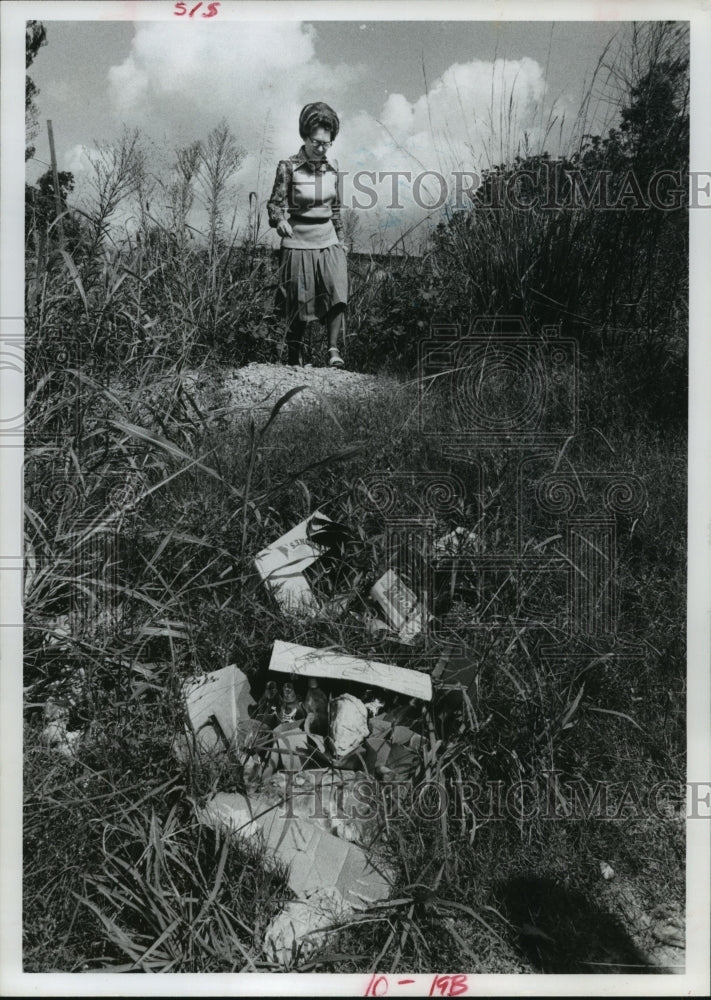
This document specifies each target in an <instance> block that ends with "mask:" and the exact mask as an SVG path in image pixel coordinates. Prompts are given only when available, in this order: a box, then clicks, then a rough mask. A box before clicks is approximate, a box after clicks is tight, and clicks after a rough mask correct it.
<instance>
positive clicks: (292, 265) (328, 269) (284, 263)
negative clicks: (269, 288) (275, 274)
mask: <svg viewBox="0 0 711 1000" xmlns="http://www.w3.org/2000/svg"><path fill="white" fill-rule="evenodd" d="M280 254H281V257H280V262H279V284H278V286H277V295H276V306H277V309H278V311H279V312H280V313H281V314H282V315H285V316H286V320H287V323H289V322H291V321H292V320H294V319H300V320H301V321H302V322H304V323H310V322H311V321H312V320H317V319H318V320H320V319H323V318H324V317H325V316H326V313H327V312H328V311H329V309H332V308H333V307H334V306H336V305H346V303H347V302H348V267H347V262H346V252H345V250H344V249H343V247H342V246H340V245H339V244H334V245H333V246H330V247H324V248H323V249H321V250H297V249H293V248H289V247H282V248H281V251H280Z"/></svg>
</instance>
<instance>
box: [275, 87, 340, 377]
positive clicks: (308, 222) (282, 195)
mask: <svg viewBox="0 0 711 1000" xmlns="http://www.w3.org/2000/svg"><path fill="white" fill-rule="evenodd" d="M339 128H340V122H339V120H338V115H337V114H336V112H335V111H334V110H333V109H332V108H330V107H329V106H328V104H323V103H322V102H320V101H319V102H317V103H315V104H307V105H306V106H305V107H304V108H303V109H302V111H301V114H300V115H299V134H300V136H301V138H302V139H303V145H302V147H301V149H300V150H299V152H298V153H296V154H295V155H294V156H290V157H289V158H288V159H287V160H280V161H279V165H278V167H277V172H276V179H275V181H274V189H273V191H272V194H271V198H270V199H269V201H268V203H267V210H268V212H269V225H270V226H271V227H272V228H274V229H276V231H277V233H278V234H279V236H281V265H280V272H279V290H278V295H277V298H278V305H279V306H280V308H281V309H282V310H283V311H284V313H285V316H286V330H287V333H286V343H287V348H288V364H290V365H301V364H303V358H302V351H303V341H304V330H305V327H306V324H307V323H308V322H310V321H311V320H315V319H319V320H325V322H326V326H327V329H328V345H329V346H328V364H329V366H330V367H331V368H342V367H343V358H342V357H341V355H340V352H339V350H338V344H339V340H340V338H341V335H342V332H343V326H344V314H345V310H346V304H347V302H348V269H347V266H346V253H347V250H346V247H345V245H344V244H343V242H342V240H343V229H342V226H341V196H340V183H339V182H340V178H339V176H338V165H337V164H335V165H334V163H332V162H329V160H328V158H327V155H326V154H327V153H328V150H329V149H330V148H331V146H332V145H333V141H334V139H335V138H336V136H337V135H338V131H339Z"/></svg>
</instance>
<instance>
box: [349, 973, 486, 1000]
mask: <svg viewBox="0 0 711 1000" xmlns="http://www.w3.org/2000/svg"><path fill="white" fill-rule="evenodd" d="M413 982H414V979H399V980H396V981H395V983H393V986H395V987H397V986H400V985H404V984H406V983H413ZM389 991H390V981H389V979H388V977H387V976H379V975H377V973H376V974H374V975H373V976H371V979H370V982H369V983H368V985H367V987H366V990H365V994H364V995H365V996H367V997H384V996H387V994H388V992H389ZM468 991H469V983H468V982H467V977H466V976H464V975H456V976H433V978H432V982H431V983H430V988H429V992H428V993H427V996H430V997H434V996H440V997H461V996H464V995H465V994H466V993H468ZM396 992H397V990H396Z"/></svg>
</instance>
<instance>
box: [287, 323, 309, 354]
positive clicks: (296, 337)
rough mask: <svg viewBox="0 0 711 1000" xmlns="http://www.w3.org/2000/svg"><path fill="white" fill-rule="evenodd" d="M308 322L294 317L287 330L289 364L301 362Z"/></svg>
mask: <svg viewBox="0 0 711 1000" xmlns="http://www.w3.org/2000/svg"><path fill="white" fill-rule="evenodd" d="M305 331H306V323H304V321H303V320H300V319H298V318H295V319H292V320H291V322H290V323H289V325H288V327H287V330H286V347H287V361H286V363H287V364H288V365H298V364H300V363H301V354H302V351H303V349H304V333H305Z"/></svg>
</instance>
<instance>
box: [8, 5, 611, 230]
mask: <svg viewBox="0 0 711 1000" xmlns="http://www.w3.org/2000/svg"><path fill="white" fill-rule="evenodd" d="M44 23H45V26H46V28H47V45H46V46H45V47H44V48H42V49H41V50H40V52H39V55H38V56H37V59H36V60H35V62H34V64H33V66H32V67H31V69H30V75H31V76H32V78H33V80H34V81H35V83H36V84H37V86H38V87H39V88H40V94H39V96H38V98H37V103H38V107H39V121H40V123H41V124H42V126H44V123H45V120H46V119H48V118H49V119H51V120H52V122H53V127H54V133H55V142H56V148H57V157H58V161H59V167H60V169H65V170H72V171H73V172H74V174H75V176H76V178H77V197H78V198H79V197H83V196H84V195H83V192H85V190H86V189H85V187H84V186H83V185H85V184H86V178H87V176H88V172H89V171H90V167H89V160H90V157H91V155H92V154H91V151H92V149H94V148H95V147H96V145H97V144H99V145H100V144H102V143H110V142H113V141H115V140H116V139H117V138H118V136H119V135H120V134H121V131H122V129H123V128H124V127H125V126H126V127H128V128H130V129H132V128H138V129H140V131H141V133H142V135H143V137H144V141H145V144H146V147H147V151H148V154H149V163H150V165H151V168H152V169H153V170H154V171H155V173H156V174H160V175H161V176H163V177H167V176H168V175H169V171H170V169H171V162H172V157H173V153H174V150H175V149H176V148H178V147H183V146H185V145H186V144H188V143H190V142H192V141H194V140H197V139H205V138H206V137H207V135H208V133H209V132H210V130H211V129H212V128H214V126H215V125H216V124H217V123H218V122H219V121H220V120H221V119H223V118H224V119H226V121H227V122H228V124H229V126H230V128H231V129H232V131H233V132H234V135H235V137H236V140H237V142H238V144H239V145H240V146H241V147H242V148H243V149H244V158H243V160H242V163H241V166H240V169H239V171H238V173H237V174H236V176H235V178H234V186H233V194H232V201H233V203H234V206H235V209H236V212H237V221H238V223H239V224H241V225H244V223H245V221H246V211H247V202H248V198H249V192H250V191H257V193H258V197H259V201H260V204H262V205H263V203H264V201H265V200H266V198H267V197H268V195H269V191H270V189H271V184H272V181H273V176H274V169H275V166H276V161H277V159H279V158H280V157H283V156H286V155H289V154H290V153H293V152H296V150H297V149H298V147H299V145H300V139H299V135H298V130H297V121H298V115H299V110H300V108H301V107H302V105H303V104H304V103H306V102H308V101H312V100H324V101H326V102H327V103H329V104H331V105H332V106H333V107H334V108H335V109H336V110H337V111H338V113H339V115H340V118H341V133H340V135H339V136H338V139H337V141H336V144H335V145H334V148H333V151H332V153H333V156H334V157H335V158H336V159H337V161H338V164H339V166H340V168H341V169H342V170H346V171H348V176H347V177H346V180H345V195H346V198H345V200H346V204H352V199H353V197H356V198H358V200H359V201H360V203H361V204H362V203H363V202H367V201H368V199H367V198H364V197H363V196H362V195H361V196H359V195H358V193H357V191H355V190H354V189H353V182H352V178H353V175H354V174H355V173H356V172H357V171H366V170H367V171H376V172H380V171H393V170H409V171H411V172H412V175H413V179H414V177H415V176H416V175H417V173H418V172H421V171H423V170H427V171H438V172H440V173H441V174H442V175H443V176H445V177H446V178H447V179H448V185H449V193H450V195H453V194H454V187H455V182H454V180H453V178H452V171H454V170H475V171H481V169H482V168H484V167H486V166H487V164H489V163H492V162H494V163H496V162H501V161H502V160H504V159H507V158H510V157H512V156H513V155H515V154H516V152H519V151H521V150H522V149H523V146H524V144H525V143H526V142H527V143H528V146H529V148H530V149H531V150H532V151H534V152H537V151H540V150H541V149H542V148H544V147H545V148H546V149H548V150H549V151H550V152H551V153H553V154H555V153H556V152H557V151H558V150H559V144H560V142H561V140H562V142H563V144H564V145H565V144H566V143H568V142H569V141H570V136H571V134H573V133H574V123H575V120H576V117H577V115H578V112H579V109H580V106H581V100H582V98H583V95H584V94H585V93H586V92H587V91H588V89H589V86H590V83H591V80H592V78H593V74H594V71H595V67H596V65H597V63H598V60H599V59H600V56H601V54H602V52H603V49H604V48H605V46H606V45H607V44H608V43H609V42H610V40H611V39H612V45H611V49H610V50H609V51H610V52H614V51H615V50H616V49H617V47H618V45H619V44H620V41H621V39H622V37H623V33H624V30H625V28H624V25H621V24H620V22H617V23H613V22H557V23H543V22H508V23H492V22H483V21H478V22H477V21H456V22H444V21H442V22H438V21H400V22H383V21H379V22H378V21H376V22H373V21H368V22H363V21H359V20H353V21H345V22H344V21H339V22H335V21H310V22H299V21H293V20H272V21H268V22H266V21H265V22H255V21H243V20H242V21H240V20H222V21H219V22H218V20H217V19H215V20H207V21H202V22H200V21H195V20H194V21H188V20H181V21H172V22H171V21H168V22H166V21H162V22H150V21H142V22H138V23H132V22H125V21H123V22H121V21H108V22H99V21H71V22H69V21H49V20H48V21H45V22H44ZM593 95H594V96H593V99H592V101H591V102H590V105H589V113H588V130H594V131H600V130H601V129H602V128H604V127H606V126H607V125H610V124H612V121H611V120H610V114H611V106H610V104H609V103H608V101H607V98H609V97H610V95H611V91H610V88H609V85H605V77H604V75H603V76H601V77H598V80H597V83H596V86H595V88H594V89H593ZM35 143H36V158H35V159H34V160H33V161H31V162H30V163H29V164H28V174H29V178H30V179H31V180H32V179H35V178H36V177H37V176H39V174H41V173H42V172H43V171H44V170H46V169H47V166H48V163H49V150H48V142H47V136H46V129H45V128H44V127H43V128H42V130H41V131H40V133H39V135H38V136H37V138H36V140H35ZM365 183H367V184H368V186H372V187H374V188H375V189H376V191H377V195H378V205H377V206H376V207H375V208H374V209H371V210H370V211H368V212H366V213H360V214H361V223H362V224H361V233H362V237H361V239H362V240H363V242H364V243H367V242H368V241H369V242H370V245H371V246H373V247H375V248H376V249H380V248H385V245H386V244H387V243H388V242H392V241H393V240H392V239H391V237H392V238H397V236H398V235H399V233H400V232H401V231H402V229H403V228H408V227H409V226H411V225H412V224H413V222H417V221H418V220H420V219H423V218H424V217H425V216H427V215H428V214H430V215H431V213H428V212H427V211H426V210H425V209H423V208H422V207H421V206H420V207H418V206H417V205H414V204H413V198H412V194H413V186H412V183H408V182H407V179H402V180H401V181H399V189H400V191H401V196H400V199H399V200H400V202H401V203H402V204H403V206H404V207H403V209H402V210H395V209H390V210H389V209H388V207H387V206H388V204H389V203H390V202H391V200H392V198H391V190H392V180H390V179H389V178H387V179H385V180H384V181H382V182H380V183H378V182H377V181H376V183H375V184H371V182H370V181H367V182H365ZM465 183H466V184H468V183H469V182H468V181H467V182H465ZM440 190H441V189H440V186H439V182H435V181H433V179H432V177H429V178H428V179H427V180H426V181H425V183H424V184H423V185H422V187H421V189H420V191H421V193H420V201H421V202H428V201H430V200H432V201H435V200H437V199H438V198H439V197H440ZM371 200H372V199H371ZM266 238H267V239H269V238H270V237H269V235H267V237H266Z"/></svg>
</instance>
